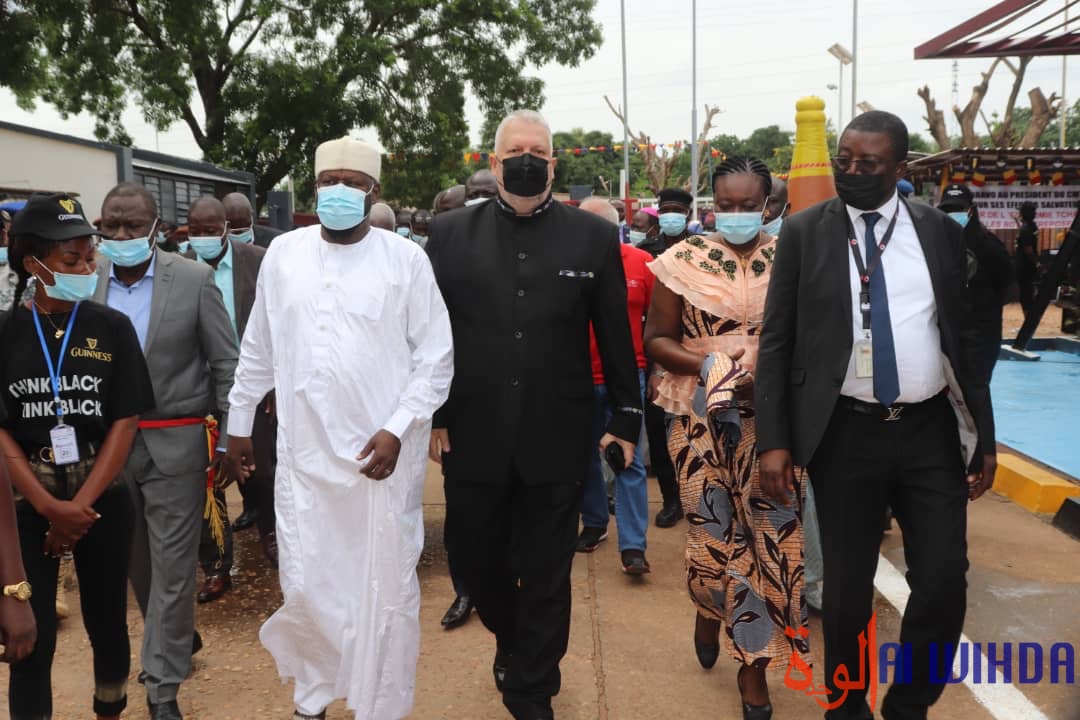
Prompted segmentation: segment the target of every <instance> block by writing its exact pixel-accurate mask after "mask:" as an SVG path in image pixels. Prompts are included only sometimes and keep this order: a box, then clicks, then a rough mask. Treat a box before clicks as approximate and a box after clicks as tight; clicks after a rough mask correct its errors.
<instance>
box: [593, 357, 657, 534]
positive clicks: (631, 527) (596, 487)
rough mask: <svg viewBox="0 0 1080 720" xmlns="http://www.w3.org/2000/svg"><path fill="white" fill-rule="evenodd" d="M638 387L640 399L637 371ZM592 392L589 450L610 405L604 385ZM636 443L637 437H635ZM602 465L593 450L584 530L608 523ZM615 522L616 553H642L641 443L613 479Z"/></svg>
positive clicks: (645, 500)
mask: <svg viewBox="0 0 1080 720" xmlns="http://www.w3.org/2000/svg"><path fill="white" fill-rule="evenodd" d="M638 384H639V387H640V388H641V393H642V397H644V394H645V373H644V372H643V371H640V370H639V371H638ZM593 389H594V392H595V393H596V411H595V414H594V416H593V418H594V419H593V447H596V446H597V445H599V443H600V438H601V437H603V435H604V431H605V430H606V429H607V425H608V423H609V422H610V421H611V403H610V402H609V401H608V395H607V386H606V385H603V384H600V385H594V386H593ZM639 440H640V438H639ZM601 462H606V461H605V460H602V459H601V457H600V453H599V452H597V451H594V452H593V453H592V460H591V462H590V463H589V474H588V475H587V476H586V478H585V497H584V501H583V504H582V506H581V521H582V523H583V524H584V525H585V527H591V528H606V527H607V524H608V496H607V489H606V488H605V487H604V478H603V474H602V473H601V472H600V463H601ZM615 523H616V525H617V526H618V528H619V551H620V552H621V551H623V550H642V551H643V550H645V528H647V527H648V525H649V491H648V486H647V485H646V484H645V462H644V461H643V460H642V455H641V443H640V442H638V443H636V444H635V446H634V461H633V462H632V463H631V464H630V467H628V468H626V469H625V470H623V471H622V472H621V473H619V475H618V477H616V479H615Z"/></svg>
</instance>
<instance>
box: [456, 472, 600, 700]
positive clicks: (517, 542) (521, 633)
mask: <svg viewBox="0 0 1080 720" xmlns="http://www.w3.org/2000/svg"><path fill="white" fill-rule="evenodd" d="M580 475H581V476H584V471H582V472H581V473H580ZM581 498H582V486H581V484H580V483H552V484H549V485H525V484H524V483H523V482H522V481H521V478H520V476H519V475H518V473H517V472H516V471H511V473H510V477H509V478H508V482H507V483H506V484H504V485H477V484H470V483H468V482H463V481H462V480H461V479H460V478H456V477H448V478H447V482H446V534H447V539H448V540H449V541H450V546H451V547H452V548H453V552H454V563H455V572H458V573H460V575H461V579H462V580H463V581H464V583H465V586H466V587H468V589H469V592H470V593H471V597H472V599H473V602H474V603H475V605H476V610H477V612H478V613H479V615H480V619H481V620H482V621H483V623H484V625H485V626H486V627H487V628H488V629H489V630H490V631H491V632H493V633H494V634H495V638H496V642H497V644H498V648H499V651H500V652H504V653H511V658H510V663H509V667H508V670H507V673H506V681H505V685H504V688H505V689H504V691H503V697H504V700H505V701H506V702H522V701H526V702H527V701H536V702H541V703H542V702H546V701H548V700H549V699H550V698H551V697H552V696H553V695H556V694H558V692H559V687H560V683H561V676H560V674H559V661H560V660H562V657H563V655H565V654H566V648H567V644H568V642H569V638H570V569H571V566H572V565H573V560H574V545H575V543H576V542H577V530H578V516H579V515H580V513H581Z"/></svg>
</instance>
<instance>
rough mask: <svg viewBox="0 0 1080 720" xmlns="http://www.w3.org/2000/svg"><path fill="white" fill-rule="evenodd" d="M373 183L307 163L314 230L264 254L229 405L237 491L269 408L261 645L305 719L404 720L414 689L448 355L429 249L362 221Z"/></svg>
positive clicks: (319, 159) (356, 160)
mask: <svg viewBox="0 0 1080 720" xmlns="http://www.w3.org/2000/svg"><path fill="white" fill-rule="evenodd" d="M380 170H381V159H380V155H379V151H378V149H377V148H375V147H374V146H373V145H371V144H369V143H366V142H363V141H361V140H353V139H351V138H347V137H345V138H340V139H338V140H331V141H329V142H325V143H322V144H321V145H319V147H318V148H317V149H316V151H315V186H316V188H317V197H318V199H317V204H316V213H317V214H318V216H319V221H320V223H321V224H319V225H311V226H308V227H304V228H300V229H298V230H294V231H292V232H290V233H286V234H284V235H282V236H281V237H280V238H278V239H277V240H276V241H275V242H274V245H273V246H272V247H271V248H270V251H269V252H268V253H267V254H266V258H265V259H264V260H263V266H262V270H261V272H260V273H259V280H258V290H257V292H256V296H255V307H254V308H252V311H251V318H250V322H249V324H248V329H247V332H246V333H245V334H244V342H243V347H242V349H241V356H240V365H239V367H238V369H237V372H236V384H235V387H234V388H233V393H232V395H231V399H232V401H233V414H232V416H231V419H230V421H229V468H230V470H231V471H232V472H234V473H236V475H237V476H238V477H245V476H248V475H249V474H250V473H251V472H252V471H253V470H258V467H257V465H256V464H255V463H254V462H253V447H252V442H251V433H252V426H253V423H254V420H255V416H256V414H257V412H258V409H257V408H258V405H259V403H260V402H262V399H263V397H265V396H266V394H267V393H268V392H269V391H270V390H271V389H274V390H275V393H276V395H277V399H278V401H279V403H278V417H279V418H280V419H281V423H280V425H279V428H278V439H279V445H280V450H281V452H280V454H279V456H278V460H279V464H278V477H277V487H276V489H275V492H276V498H275V499H276V500H277V512H278V549H279V553H280V559H281V563H280V566H281V568H280V573H279V577H280V579H281V588H282V591H283V593H284V604H283V605H282V607H281V608H280V609H279V610H278V611H277V612H276V613H274V615H273V616H272V617H271V618H270V619H269V620H267V621H266V624H265V625H263V628H262V631H261V632H260V633H259V637H260V639H261V640H262V642H263V645H264V646H265V647H266V648H267V650H269V651H270V653H271V655H273V656H274V660H275V662H276V663H277V668H278V673H279V674H280V675H281V676H282V677H283V678H294V679H295V681H296V685H295V690H294V694H293V697H294V703H295V705H296V712H295V714H294V716H293V717H294V718H298V719H300V720H311V719H312V718H325V716H326V706H327V705H329V704H330V703H331V702H333V701H334V700H335V699H338V698H344V699H345V701H346V705H347V706H348V708H349V709H350V710H352V711H353V712H354V713H356V718H357V719H358V720H389V719H390V718H404V717H406V716H408V714H409V712H410V711H411V709H412V704H413V693H414V691H415V684H416V661H417V657H418V655H419V650H420V621H419V613H420V584H419V582H418V580H417V577H416V565H417V562H418V561H419V559H420V552H421V550H422V549H423V544H424V521H423V508H422V500H423V497H422V496H423V486H424V475H425V472H426V470H427V459H426V457H425V454H426V450H427V445H428V441H429V439H430V434H431V433H430V418H431V414H432V413H433V412H434V411H435V409H436V408H437V407H438V406H439V405H440V404H441V403H442V402H443V401H444V400H445V399H446V396H447V390H448V389H449V387H450V378H451V376H452V374H453V360H452V358H453V348H452V341H451V332H450V322H449V320H448V318H447V314H446V306H445V305H444V304H443V300H442V296H441V295H440V294H439V289H438V287H437V286H436V284H435V278H434V277H433V276H432V273H431V264H430V263H429V262H428V260H427V258H426V257H424V251H423V250H421V249H420V248H419V247H417V246H416V245H415V244H414V243H411V242H403V241H402V239H401V238H400V237H398V236H396V235H395V234H394V233H393V231H384V230H381V229H379V228H374V227H372V226H371V223H370V221H369V219H368V213H369V212H370V210H371V206H372V204H373V203H374V201H375V200H377V199H378V197H379V176H380ZM312 278H315V279H316V282H312ZM253 465H254V466H255V467H253Z"/></svg>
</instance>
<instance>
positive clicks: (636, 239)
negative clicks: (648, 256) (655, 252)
mask: <svg viewBox="0 0 1080 720" xmlns="http://www.w3.org/2000/svg"><path fill="white" fill-rule="evenodd" d="M648 239H649V234H648V233H644V232H641V231H640V230H631V231H630V243H631V244H633V245H635V246H637V245H640V244H641V243H643V242H645V241H646V240H648Z"/></svg>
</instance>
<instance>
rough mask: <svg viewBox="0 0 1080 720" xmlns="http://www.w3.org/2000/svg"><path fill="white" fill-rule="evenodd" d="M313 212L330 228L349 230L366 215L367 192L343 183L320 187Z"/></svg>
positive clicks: (362, 220)
mask: <svg viewBox="0 0 1080 720" xmlns="http://www.w3.org/2000/svg"><path fill="white" fill-rule="evenodd" d="M315 212H316V214H318V216H319V222H320V223H322V224H323V225H324V226H325V227H327V228H329V229H330V230H351V229H353V228H354V227H356V226H357V225H359V224H360V223H362V222H364V218H365V217H366V216H367V193H366V192H364V191H363V190H361V189H359V188H353V187H349V186H348V185H345V184H344V183H338V184H337V185H328V186H327V187H321V188H319V198H318V206H317V207H316V208H315Z"/></svg>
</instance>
